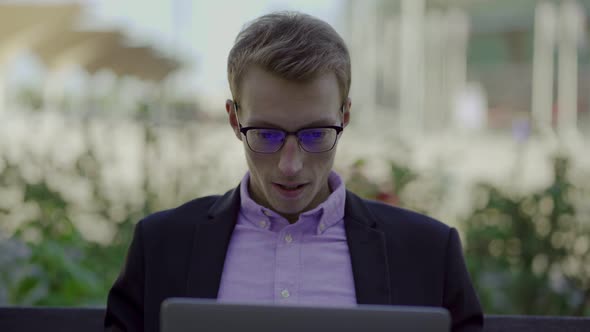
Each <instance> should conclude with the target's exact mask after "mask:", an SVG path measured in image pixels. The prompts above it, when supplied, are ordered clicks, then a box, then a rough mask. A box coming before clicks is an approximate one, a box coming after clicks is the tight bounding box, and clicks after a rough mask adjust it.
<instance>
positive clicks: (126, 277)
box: [104, 222, 144, 332]
mask: <svg viewBox="0 0 590 332" xmlns="http://www.w3.org/2000/svg"><path fill="white" fill-rule="evenodd" d="M143 252H144V250H143V236H142V223H141V222H139V223H138V224H137V225H136V226H135V230H134V234H133V240H132V241H131V245H130V247H129V250H128V252H127V258H126V261H125V264H124V265H123V269H122V270H121V273H120V274H119V277H118V278H117V280H116V281H115V283H114V284H113V286H112V288H111V290H110V291H109V294H108V298H107V308H106V315H105V320H104V327H105V331H127V332H132V331H143V321H144V320H143V312H144V310H143V305H144V301H143V295H144V254H143Z"/></svg>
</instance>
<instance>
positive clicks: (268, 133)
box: [256, 130, 283, 140]
mask: <svg viewBox="0 0 590 332" xmlns="http://www.w3.org/2000/svg"><path fill="white" fill-rule="evenodd" d="M256 136H258V138H260V139H263V140H277V139H282V137H283V133H282V132H280V131H278V130H257V131H256Z"/></svg>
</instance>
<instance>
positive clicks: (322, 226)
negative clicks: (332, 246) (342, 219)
mask: <svg viewBox="0 0 590 332" xmlns="http://www.w3.org/2000/svg"><path fill="white" fill-rule="evenodd" d="M325 229H326V225H325V224H324V223H321V224H320V232H323V231H324V230H325Z"/></svg>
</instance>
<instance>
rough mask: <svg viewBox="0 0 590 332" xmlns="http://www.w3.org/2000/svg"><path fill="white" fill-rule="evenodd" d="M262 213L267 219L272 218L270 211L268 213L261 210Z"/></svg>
mask: <svg viewBox="0 0 590 332" xmlns="http://www.w3.org/2000/svg"><path fill="white" fill-rule="evenodd" d="M262 213H264V215H265V216H267V217H270V216H272V213H270V211H268V210H262Z"/></svg>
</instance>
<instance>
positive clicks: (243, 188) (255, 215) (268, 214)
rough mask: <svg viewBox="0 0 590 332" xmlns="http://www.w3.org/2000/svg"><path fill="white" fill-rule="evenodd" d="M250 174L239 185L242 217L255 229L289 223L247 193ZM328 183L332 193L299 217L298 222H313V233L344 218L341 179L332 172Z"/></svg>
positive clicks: (320, 232) (344, 189) (321, 230)
mask: <svg viewBox="0 0 590 332" xmlns="http://www.w3.org/2000/svg"><path fill="white" fill-rule="evenodd" d="M249 181H250V172H246V175H244V177H243V178H242V181H241V183H240V197H241V205H240V212H241V214H242V216H243V217H244V218H245V219H246V220H247V221H249V222H251V223H253V224H255V225H256V226H257V227H260V228H264V229H270V228H271V223H275V224H276V223H280V224H282V225H283V227H284V226H286V225H288V224H289V222H288V221H287V220H285V218H283V217H282V216H281V215H279V214H278V213H276V212H275V211H273V210H271V209H269V208H266V207H263V206H262V205H260V204H258V203H256V202H255V201H254V200H253V199H252V197H251V196H250V193H249V191H248V183H249ZM328 183H329V185H330V189H331V190H332V193H331V194H330V196H328V198H327V199H326V200H325V201H324V202H323V203H321V204H320V205H318V206H317V207H315V208H314V209H312V210H310V211H307V212H304V213H302V214H301V215H300V216H299V221H298V223H299V222H301V221H304V222H306V223H307V221H314V225H313V226H314V232H315V233H316V234H318V235H319V234H322V233H323V232H325V231H326V230H327V229H328V228H330V227H332V226H334V225H336V224H337V223H338V222H339V221H340V220H342V219H343V218H344V204H345V200H346V188H345V186H344V182H343V181H342V178H341V177H340V176H339V175H338V174H337V173H336V172H334V171H331V172H330V175H329V176H328Z"/></svg>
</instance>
